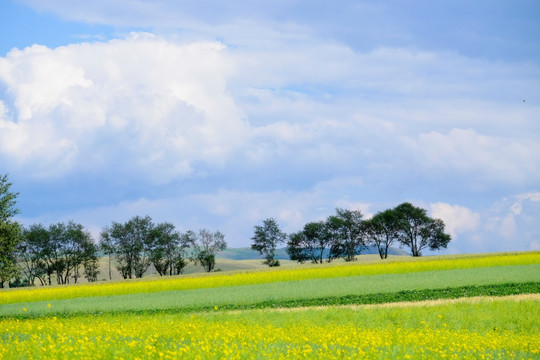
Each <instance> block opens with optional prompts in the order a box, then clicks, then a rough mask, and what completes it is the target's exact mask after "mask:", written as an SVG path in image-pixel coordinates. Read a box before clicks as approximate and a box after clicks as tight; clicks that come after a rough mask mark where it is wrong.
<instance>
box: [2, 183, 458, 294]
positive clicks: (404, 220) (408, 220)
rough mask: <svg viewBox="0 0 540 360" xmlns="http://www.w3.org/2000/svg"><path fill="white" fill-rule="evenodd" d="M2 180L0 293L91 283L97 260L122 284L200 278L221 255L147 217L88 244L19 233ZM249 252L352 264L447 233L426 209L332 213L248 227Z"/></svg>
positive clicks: (433, 244)
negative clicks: (296, 227) (189, 269)
mask: <svg viewBox="0 0 540 360" xmlns="http://www.w3.org/2000/svg"><path fill="white" fill-rule="evenodd" d="M11 185H12V184H11V183H10V182H9V181H8V179H7V176H6V175H3V176H0V287H4V283H6V282H9V283H10V286H25V285H34V284H36V283H39V284H41V285H51V284H53V282H56V283H57V284H67V283H70V282H72V281H73V282H74V283H77V282H78V281H79V280H80V279H82V278H85V279H86V280H87V281H89V282H93V281H97V279H98V275H99V259H100V257H101V256H103V255H104V256H105V257H106V258H107V261H108V278H109V279H112V269H113V267H115V268H116V270H117V271H118V272H119V273H120V275H121V276H122V277H123V278H124V279H131V278H140V277H142V276H143V275H144V274H145V273H146V272H147V270H148V269H149V268H150V266H153V267H154V269H155V270H156V271H157V273H158V274H159V275H161V276H165V275H179V274H181V273H182V272H183V270H184V268H185V267H186V266H187V265H188V263H189V262H193V263H194V264H196V265H200V266H202V267H203V269H204V270H205V271H207V272H210V271H212V270H214V269H215V255H216V253H217V252H219V251H223V250H225V248H226V247H227V243H226V241H225V236H224V235H223V234H222V233H221V232H219V231H216V232H211V231H209V230H206V229H202V230H199V231H198V232H197V233H196V232H193V231H186V232H185V233H181V232H179V231H177V230H176V229H175V227H174V225H173V224H171V223H168V222H164V223H158V224H155V223H154V222H153V221H152V219H151V218H150V216H144V217H141V216H135V217H133V218H131V219H129V220H128V221H126V222H125V223H120V222H114V221H113V222H112V224H111V225H110V226H105V227H104V228H103V229H102V231H101V233H100V238H99V241H98V242H97V243H96V242H95V241H94V239H93V238H92V236H91V234H90V233H89V232H88V231H87V230H86V229H85V228H84V227H83V226H82V225H81V224H78V223H75V222H73V221H69V222H67V223H63V222H59V223H56V224H51V225H49V226H48V227H45V226H43V225H41V224H33V225H30V226H28V227H23V226H21V225H20V224H19V223H17V222H16V221H14V220H13V217H14V216H15V215H16V214H18V212H19V210H18V209H17V208H16V207H15V205H16V199H17V196H18V193H14V192H12V191H11V190H10V186H11ZM251 240H252V244H251V248H252V249H253V250H256V251H258V252H259V253H260V254H261V255H264V264H266V265H268V266H279V265H280V264H279V261H278V260H277V259H276V258H275V252H276V249H277V247H278V246H280V245H281V244H285V245H286V251H287V253H288V255H289V257H290V259H291V260H294V261H298V262H300V263H303V262H306V261H310V262H313V263H322V262H324V261H326V262H331V261H332V260H334V259H337V258H343V259H344V260H345V261H353V260H355V259H356V256H357V255H359V254H360V253H361V252H362V251H363V250H364V249H365V248H366V247H367V246H376V247H377V249H378V251H379V255H380V257H381V259H386V258H387V256H388V250H389V248H390V247H391V246H392V245H393V244H396V243H399V244H400V245H402V246H405V247H408V248H409V249H410V252H411V255H412V256H421V254H422V250H424V249H427V248H429V249H431V250H437V249H441V248H446V247H447V245H448V243H449V242H450V235H448V234H446V233H444V223H443V222H442V220H440V219H432V218H430V217H429V216H428V215H427V212H426V210H424V209H421V208H418V207H415V206H413V205H411V204H410V203H403V204H400V205H398V206H397V207H395V208H393V209H388V210H385V211H383V212H379V213H377V214H376V215H375V216H373V217H372V218H371V219H364V217H363V214H362V213H361V212H360V211H358V210H347V209H340V208H338V209H336V213H335V214H334V215H331V216H329V217H328V218H327V219H325V220H322V221H316V222H309V223H307V224H305V225H304V227H303V229H302V230H300V231H298V232H295V233H292V234H289V235H287V234H285V233H284V232H283V231H281V230H280V228H279V226H278V224H277V222H276V220H275V219H273V218H268V219H266V220H264V221H263V224H262V226H259V225H257V226H255V228H254V235H253V237H252V238H251Z"/></svg>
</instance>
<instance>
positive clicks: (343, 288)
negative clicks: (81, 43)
mask: <svg viewBox="0 0 540 360" xmlns="http://www.w3.org/2000/svg"><path fill="white" fill-rule="evenodd" d="M538 279H540V264H533V265H514V266H499V267H490V268H473V269H455V270H445V271H426V272H417V273H408V274H382V275H371V276H357V277H343V278H330V279H311V280H303V281H290V282H280V283H267V284H256V285H243V286H236V287H220V288H202V289H191V290H183V291H165V292H156V293H142V294H141V293H139V294H131V295H116V296H102V297H86V298H76V299H64V300H52V299H47V300H45V301H40V302H23V303H16V304H5V305H2V306H0V316H10V315H15V314H18V315H27V316H36V315H48V314H49V315H50V314H64V313H72V314H73V313H97V312H122V311H140V310H164V309H169V310H171V309H177V310H181V309H188V310H194V309H208V308H213V307H214V306H219V307H224V306H229V307H231V306H239V308H240V307H242V308H249V307H253V306H256V307H260V306H259V305H257V304H261V303H273V304H277V305H276V306H279V304H285V303H287V302H299V303H301V302H303V301H307V302H309V301H310V299H320V298H323V299H324V298H326V299H332V298H334V297H347V296H364V295H370V294H382V293H387V294H390V295H389V296H390V297H391V296H392V294H395V293H398V292H400V291H412V292H414V291H420V290H428V289H444V288H448V287H451V288H462V287H464V286H465V287H466V286H483V285H494V284H504V283H527V282H535V281H538ZM477 295H479V294H477ZM473 296H474V295H473ZM402 300H406V299H405V298H404V299H402ZM395 301H398V300H395ZM357 303H362V302H357ZM49 304H50V305H51V306H50V307H49ZM307 304H308V303H306V305H305V306H307ZM319 305H320V304H319ZM23 309H26V310H25V311H24V310H23Z"/></svg>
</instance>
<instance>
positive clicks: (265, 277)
mask: <svg viewBox="0 0 540 360" xmlns="http://www.w3.org/2000/svg"><path fill="white" fill-rule="evenodd" d="M528 264H540V252H529V253H523V254H519V253H517V254H497V255H487V256H476V257H437V258H416V259H414V258H407V260H406V261H404V260H403V259H401V260H395V261H388V262H380V261H379V262H376V263H367V264H366V263H341V264H329V265H327V266H321V265H317V266H309V267H300V268H289V269H278V270H267V271H252V272H240V273H223V274H221V273H213V274H205V275H192V276H180V277H173V278H171V277H167V278H159V279H151V280H145V279H142V280H137V281H128V282H112V283H95V284H79V285H77V286H58V287H47V288H33V289H14V290H11V291H2V292H0V304H9V303H18V302H33V301H43V300H51V299H54V300H59V299H69V298H78V297H92V296H95V297H99V296H111V295H128V294H141V293H155V292H163V291H174V290H191V289H202V288H218V287H230V286H242V285H256V284H269V283H277V282H291V281H304V280H310V279H332V278H346V277H355V276H370V275H380V274H408V273H411V274H412V273H421V272H426V271H442V270H451V269H474V268H487V267H497V266H510V265H528Z"/></svg>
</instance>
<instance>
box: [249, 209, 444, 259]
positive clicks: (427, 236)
mask: <svg viewBox="0 0 540 360" xmlns="http://www.w3.org/2000/svg"><path fill="white" fill-rule="evenodd" d="M444 227H445V226H444V222H443V221H442V220H441V219H433V218H431V217H429V216H428V215H427V211H426V210H425V209H422V208H419V207H415V206H413V205H412V204H410V203H408V202H404V203H402V204H400V205H398V206H396V207H395V208H393V209H387V210H385V211H381V212H378V213H377V214H376V215H375V216H373V217H372V218H371V219H364V216H363V214H362V213H361V211H359V210H348V209H340V208H337V209H336V214H335V215H331V216H329V217H328V218H327V219H326V220H321V221H316V222H309V223H306V224H305V225H304V227H303V229H302V230H300V231H298V232H295V233H292V234H289V235H287V234H285V233H284V232H283V231H281V230H280V228H279V226H278V224H277V222H276V220H275V219H273V218H268V219H266V220H264V221H263V224H262V226H261V225H257V226H255V228H254V235H253V237H252V238H251V240H252V244H251V248H252V249H253V250H256V251H258V252H259V253H260V254H261V255H264V257H265V260H264V262H263V263H264V264H266V265H268V266H279V261H278V260H277V259H275V251H276V249H277V247H278V246H279V245H280V244H285V245H286V251H287V254H288V255H289V258H290V259H291V260H295V261H298V262H300V263H303V262H306V261H311V262H312V263H323V261H326V262H331V261H332V260H334V259H337V258H343V259H344V260H345V261H354V260H356V256H357V255H359V254H361V253H362V251H363V250H364V249H366V248H367V247H368V246H375V247H376V248H377V250H378V252H379V255H380V257H381V259H386V258H387V257H388V250H389V249H390V247H391V246H392V245H394V244H399V245H400V246H404V247H406V248H408V249H409V250H410V253H411V255H412V256H421V255H422V251H423V250H425V249H430V250H439V249H444V248H446V247H447V246H448V243H449V242H450V240H451V237H450V235H449V234H446V233H445V232H444Z"/></svg>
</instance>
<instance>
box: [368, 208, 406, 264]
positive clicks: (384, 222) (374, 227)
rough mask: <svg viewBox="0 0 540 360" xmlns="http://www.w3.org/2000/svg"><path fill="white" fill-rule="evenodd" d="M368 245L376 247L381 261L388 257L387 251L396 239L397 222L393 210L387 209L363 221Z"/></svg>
mask: <svg viewBox="0 0 540 360" xmlns="http://www.w3.org/2000/svg"><path fill="white" fill-rule="evenodd" d="M364 227H365V230H366V234H367V237H368V241H369V243H370V244H372V245H374V246H376V247H377V249H378V251H379V256H380V257H381V259H386V258H387V257H388V249H389V248H390V246H392V244H393V243H394V241H396V240H397V238H398V233H399V222H398V216H397V213H396V211H395V210H393V209H388V210H385V211H383V212H379V213H377V214H376V215H375V216H374V217H373V218H371V219H370V220H366V221H364Z"/></svg>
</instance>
